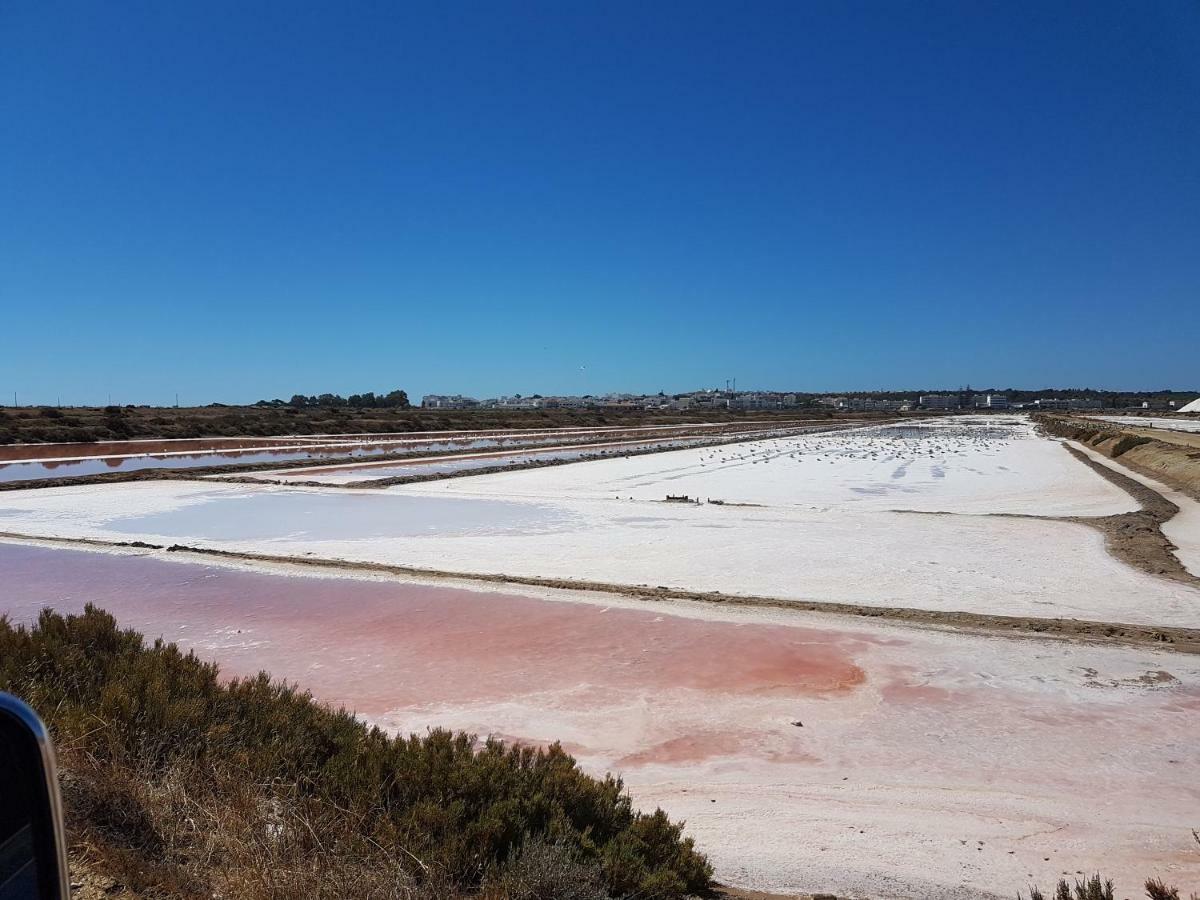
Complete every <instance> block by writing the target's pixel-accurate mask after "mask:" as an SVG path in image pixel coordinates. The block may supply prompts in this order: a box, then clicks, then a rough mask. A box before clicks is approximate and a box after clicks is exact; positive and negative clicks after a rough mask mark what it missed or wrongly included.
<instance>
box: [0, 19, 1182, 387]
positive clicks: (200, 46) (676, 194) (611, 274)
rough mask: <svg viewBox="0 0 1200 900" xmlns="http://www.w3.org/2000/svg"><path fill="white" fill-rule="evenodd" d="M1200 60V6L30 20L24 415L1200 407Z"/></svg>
mask: <svg viewBox="0 0 1200 900" xmlns="http://www.w3.org/2000/svg"><path fill="white" fill-rule="evenodd" d="M1197 47H1200V5H1197V4H1196V3H1194V2H1191V0H1164V2H1152V3H1127V2H1119V3H1118V2H1104V0H1093V2H1079V3H1075V2H1045V0H1037V2H1011V0H1004V2H978V3H975V2H972V3H963V2H960V0H953V2H919V3H894V2H890V0H888V2H884V0H880V2H872V3H861V2H853V0H848V2H841V0H839V2H836V3H815V2H814V3H807V2H794V0H793V2H785V3H767V2H756V3H732V2H729V3H704V2H689V3H666V2H655V3H646V2H605V3H582V2H571V0H555V2H546V3H537V2H520V3H513V4H501V3H475V2H472V3H462V4H456V3H427V4H420V5H403V4H396V3H382V2H381V3H352V2H347V3H340V2H339V3H334V2H330V3H323V4H313V3H304V2H295V0H291V2H280V3H244V2H219V0H210V2H205V3H192V4H177V3H161V2H145V3H139V2H135V0H131V2H129V3H122V4H117V5H114V4H112V3H100V2H96V3H90V2H83V0H80V2H73V3H61V2H55V0H37V2H24V0H13V2H8V3H5V4H3V6H2V7H0V115H2V116H3V122H4V123H5V128H4V136H3V139H2V140H0V310H2V316H3V318H2V320H0V322H2V324H0V328H2V329H3V330H2V331H0V395H7V396H9V397H11V392H12V391H14V390H16V391H18V392H19V395H20V399H21V400H22V402H54V401H55V400H56V399H57V398H62V400H63V402H70V403H85V402H86V403H96V402H100V403H103V402H105V401H106V399H107V397H108V396H109V395H110V394H111V396H112V397H113V399H114V401H120V402H150V403H169V402H173V399H174V396H175V393H176V391H178V392H179V393H180V395H181V399H182V400H183V402H185V403H187V402H193V403H198V402H209V401H213V400H221V401H226V402H240V401H253V400H256V399H258V398H260V397H270V396H285V397H286V396H290V395H291V394H292V393H295V392H304V393H313V392H319V391H335V392H341V393H349V392H354V391H360V390H372V389H373V390H386V389H390V388H393V387H403V388H405V389H406V390H408V391H409V392H410V394H417V395H419V394H421V393H424V392H427V391H438V392H463V393H470V394H476V395H494V394H497V393H512V392H521V393H533V392H542V393H549V392H570V393H588V392H603V391H609V390H631V391H634V390H636V391H641V390H645V391H657V390H660V389H663V390H667V391H673V390H683V389H690V388H694V387H703V386H709V385H716V384H723V383H724V380H725V379H726V378H733V377H736V378H737V379H738V385H739V386H746V387H775V388H789V389H801V390H834V389H843V390H847V389H872V388H887V387H894V388H906V387H933V386H947V387H953V386H958V385H960V384H966V383H968V382H969V383H971V384H973V385H976V386H981V385H1000V386H1016V387H1037V386H1043V385H1063V386H1066V385H1081V386H1082V385H1091V386H1095V387H1129V388H1147V389H1149V388H1161V387H1175V388H1177V389H1185V388H1189V389H1190V388H1200V53H1198V52H1197V49H1196V48H1197ZM6 402H11V399H9V400H7V401H6Z"/></svg>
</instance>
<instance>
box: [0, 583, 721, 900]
mask: <svg viewBox="0 0 1200 900" xmlns="http://www.w3.org/2000/svg"><path fill="white" fill-rule="evenodd" d="M0 689H2V690H7V691H11V692H12V693H14V694H17V695H18V696H21V697H24V698H25V699H26V700H27V701H28V702H30V703H31V704H32V705H33V706H34V707H35V708H36V709H38V710H39V711H40V712H41V713H42V714H43V716H45V717H46V720H47V724H48V725H49V727H50V729H51V731H52V732H53V733H54V735H55V740H56V743H57V744H58V746H59V747H60V753H61V756H62V761H63V768H64V771H65V772H66V776H67V777H66V778H65V780H64V791H65V796H66V799H67V805H68V818H69V822H70V825H71V829H72V834H73V835H74V837H75V839H76V840H86V841H87V842H88V843H89V844H91V845H94V846H101V847H104V848H107V852H108V854H109V855H108V859H109V862H110V863H111V864H113V865H122V866H125V867H126V869H127V870H128V871H129V872H133V873H134V874H135V875H136V873H138V872H140V873H142V874H141V875H139V876H138V877H141V878H150V879H151V880H152V881H154V882H155V883H160V884H166V883H171V884H176V885H177V886H180V887H178V890H177V893H176V895H178V896H184V895H188V892H189V891H192V890H193V889H194V890H195V891H197V892H198V893H199V894H207V895H208V896H212V894H213V892H214V891H216V892H218V893H221V892H224V893H225V894H226V895H233V896H239V897H259V896H261V897H268V896H296V895H300V894H311V895H312V896H314V897H323V896H331V897H333V896H350V895H375V896H404V897H416V896H424V895H423V894H421V893H420V892H422V891H433V895H435V896H454V895H456V894H460V893H463V892H478V891H480V890H481V889H487V886H489V885H492V886H494V885H502V884H505V883H511V884H514V885H515V884H518V883H519V884H525V885H526V886H527V889H525V888H523V890H526V893H525V896H528V897H530V898H531V900H535V898H538V897H541V896H549V895H548V894H546V893H545V891H546V890H549V888H545V887H538V886H537V885H539V884H542V885H544V884H546V883H549V882H548V881H547V879H550V880H552V878H551V875H552V874H553V873H554V872H559V873H563V872H576V873H581V872H589V873H592V874H593V875H594V876H595V879H596V884H597V885H598V887H597V890H603V891H604V892H607V893H608V894H609V895H613V896H628V895H633V894H636V895H637V896H638V897H641V898H646V900H653V898H659V900H674V898H681V897H684V896H686V895H688V894H694V893H697V892H702V891H705V890H706V889H708V887H709V883H710V878H711V868H710V866H709V865H708V862H707V860H706V859H705V858H704V857H703V856H702V855H700V854H699V853H697V852H696V850H695V849H694V847H693V845H692V841H691V840H690V839H688V838H684V837H683V836H682V833H681V826H680V825H678V824H675V823H673V822H671V821H670V819H669V818H668V817H667V816H666V814H665V813H663V812H662V811H661V810H658V811H655V812H654V813H651V814H642V813H639V812H636V811H634V810H633V808H632V804H631V802H630V799H629V796H628V795H627V794H626V793H625V792H624V789H623V785H622V783H621V781H620V780H619V779H615V778H613V777H612V776H608V777H606V778H604V779H597V778H593V777H590V776H588V775H586V774H584V773H583V772H581V771H580V770H579V768H578V766H577V765H576V763H575V761H574V759H572V758H571V757H570V756H569V755H568V754H567V753H565V752H564V751H563V750H562V748H561V747H559V746H558V745H557V744H556V745H554V746H552V747H550V748H549V749H548V750H534V749H531V748H529V747H523V746H519V745H505V744H503V743H501V742H499V741H494V740H490V739H489V740H488V741H486V742H484V743H482V744H479V743H478V742H477V741H476V740H475V739H474V738H473V737H472V736H470V735H466V734H451V733H450V732H447V731H431V732H429V733H428V734H425V735H412V736H408V737H390V736H388V735H386V734H385V733H384V732H382V731H380V730H379V729H376V728H368V727H367V726H366V725H364V724H363V723H361V722H359V721H358V720H357V719H355V718H354V717H353V716H352V715H350V714H349V713H347V712H345V711H342V710H339V711H334V710H330V709H328V708H325V707H323V706H321V705H319V704H318V703H316V702H314V701H313V700H312V698H311V697H310V696H309V695H308V694H306V693H301V692H299V691H297V690H296V689H295V688H293V687H290V686H288V685H285V684H281V683H279V682H276V681H272V680H271V679H270V678H269V677H268V676H267V675H266V674H260V675H259V676H257V677H255V678H246V679H235V680H233V681H230V682H228V683H222V682H221V681H220V679H219V678H218V670H217V667H216V666H215V665H212V664H210V663H204V662H201V661H200V660H199V659H197V658H196V657H195V656H194V655H192V654H190V653H189V654H184V653H182V652H180V651H179V650H178V648H177V647H176V646H175V645H174V644H165V643H163V642H162V641H161V640H160V641H156V642H155V643H154V644H153V645H152V646H145V645H144V644H143V641H142V637H141V635H139V634H138V633H137V632H134V631H122V630H120V629H118V628H117V626H116V623H115V621H114V619H113V618H112V617H111V616H110V615H108V614H107V613H105V612H102V611H100V610H98V609H96V608H95V607H92V606H88V607H87V609H86V611H85V612H84V613H83V614H82V615H78V616H65V617H64V616H61V615H58V614H55V613H52V612H50V611H45V612H43V613H42V615H41V616H40V618H39V619H38V621H37V624H36V625H35V626H34V627H33V628H30V629H26V628H23V627H13V626H12V625H11V624H10V623H9V622H8V621H7V620H5V619H0ZM197 823H207V824H202V825H198V824H197ZM264 835H274V836H275V837H274V838H273V839H272V840H269V841H267V840H265V839H264ZM533 848H536V849H533ZM548 856H553V857H554V859H553V860H549V861H548V859H547V857H548ZM198 860H208V862H207V863H206V864H203V865H201V864H200V863H199V862H198ZM218 861H220V865H218V864H217V862H218ZM331 872H333V873H340V874H338V875H337V877H336V878H335V879H334V880H335V881H337V883H338V884H339V885H341V887H340V888H338V890H341V891H342V893H340V894H339V893H336V892H334V893H330V890H332V889H330V888H328V885H329V884H330V883H331V882H330V881H329V878H332V877H333V876H330V875H328V874H323V873H331ZM539 872H540V873H542V874H538V873H539ZM147 873H150V874H149V875H148V874H147ZM589 877H590V876H589ZM380 878H383V883H384V884H385V885H390V886H391V887H390V888H387V889H386V890H384V889H383V888H381V887H380V881H379V879H380ZM506 879H508V882H506ZM512 879H517V881H512ZM521 879H524V880H521ZM188 886H190V887H188ZM185 888H186V889H185ZM514 889H515V888H514ZM381 890H382V893H380V891H381ZM414 891H415V892H417V893H413V892H414ZM197 895H198V894H197ZM603 895H604V894H601V896H603ZM555 896H557V895H555ZM578 896H579V897H581V898H584V897H587V896H588V895H587V894H586V892H585V893H581V894H579V895H578Z"/></svg>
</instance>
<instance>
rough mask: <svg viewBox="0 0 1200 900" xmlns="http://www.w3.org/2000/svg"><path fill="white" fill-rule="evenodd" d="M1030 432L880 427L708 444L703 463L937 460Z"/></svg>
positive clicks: (1002, 428) (1005, 442)
mask: <svg viewBox="0 0 1200 900" xmlns="http://www.w3.org/2000/svg"><path fill="white" fill-rule="evenodd" d="M1028 436H1029V434H1028V433H1027V428H1025V427H1014V426H1006V425H988V426H982V425H880V426H874V427H870V428H861V429H854V430H852V431H841V432H821V433H817V434H810V435H801V436H797V437H791V438H775V439H769V440H763V441H755V442H753V443H746V444H734V445H730V446H724V447H713V448H708V449H706V450H704V451H703V452H702V453H701V455H700V466H701V467H702V468H707V467H709V466H719V467H728V466H735V465H759V464H767V463H770V462H772V461H774V460H792V461H795V462H797V463H804V462H817V463H828V464H830V465H835V464H837V463H838V462H844V461H846V460H862V461H868V462H880V463H891V462H916V461H918V460H921V459H926V460H933V461H936V460H939V459H950V458H953V457H964V456H967V455H970V454H976V453H979V452H980V451H984V452H987V451H998V450H1001V449H1003V448H1004V447H1006V446H1008V444H1009V443H1010V442H1012V441H1013V440H1020V439H1025V438H1027V437H1028Z"/></svg>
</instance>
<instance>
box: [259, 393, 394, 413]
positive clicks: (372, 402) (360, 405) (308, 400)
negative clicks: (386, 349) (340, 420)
mask: <svg viewBox="0 0 1200 900" xmlns="http://www.w3.org/2000/svg"><path fill="white" fill-rule="evenodd" d="M254 405H255V406H276V407H278V406H291V407H294V408H296V409H307V408H310V407H321V406H326V407H336V406H348V407H351V408H353V409H409V408H410V406H411V404H410V403H409V402H408V394H407V393H405V392H404V391H400V390H395V391H389V392H388V393H386V394H376V393H375V392H374V391H367V392H366V393H365V394H351V395H350V396H349V397H343V396H342V395H341V394H312V395H310V396H306V395H304V394H293V395H292V399H290V400H280V399H278V398H276V399H274V400H259V401H258V402H257V403H255V404H254Z"/></svg>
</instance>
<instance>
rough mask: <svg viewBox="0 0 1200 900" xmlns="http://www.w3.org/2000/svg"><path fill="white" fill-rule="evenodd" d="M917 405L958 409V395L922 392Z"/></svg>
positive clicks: (930, 407) (926, 407) (928, 407)
mask: <svg viewBox="0 0 1200 900" xmlns="http://www.w3.org/2000/svg"><path fill="white" fill-rule="evenodd" d="M917 405H918V406H921V407H923V408H925V409H958V397H956V396H954V395H953V394H922V395H921V396H920V398H919V399H918V400H917Z"/></svg>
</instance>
